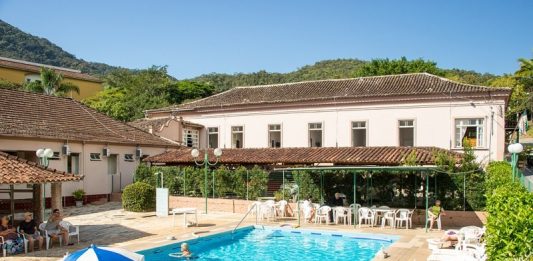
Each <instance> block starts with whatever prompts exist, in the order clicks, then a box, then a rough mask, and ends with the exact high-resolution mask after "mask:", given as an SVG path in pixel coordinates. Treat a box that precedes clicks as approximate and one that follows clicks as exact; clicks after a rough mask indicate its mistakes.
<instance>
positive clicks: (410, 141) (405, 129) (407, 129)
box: [399, 120, 415, 147]
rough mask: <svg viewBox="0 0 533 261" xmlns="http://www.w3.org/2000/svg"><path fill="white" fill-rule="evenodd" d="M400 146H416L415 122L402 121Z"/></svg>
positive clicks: (400, 123) (400, 122)
mask: <svg viewBox="0 0 533 261" xmlns="http://www.w3.org/2000/svg"><path fill="white" fill-rule="evenodd" d="M399 127H400V132H399V134H400V135H399V136H400V146H407V147H412V146H414V145H415V121H414V120H400V121H399Z"/></svg>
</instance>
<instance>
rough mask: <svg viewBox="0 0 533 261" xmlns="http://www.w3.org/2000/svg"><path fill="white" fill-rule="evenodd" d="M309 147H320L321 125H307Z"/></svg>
mask: <svg viewBox="0 0 533 261" xmlns="http://www.w3.org/2000/svg"><path fill="white" fill-rule="evenodd" d="M309 147H322V123H309Z"/></svg>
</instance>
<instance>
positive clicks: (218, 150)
mask: <svg viewBox="0 0 533 261" xmlns="http://www.w3.org/2000/svg"><path fill="white" fill-rule="evenodd" d="M213 153H215V156H217V157H220V156H222V149H221V148H216V149H215V151H214V152H213Z"/></svg>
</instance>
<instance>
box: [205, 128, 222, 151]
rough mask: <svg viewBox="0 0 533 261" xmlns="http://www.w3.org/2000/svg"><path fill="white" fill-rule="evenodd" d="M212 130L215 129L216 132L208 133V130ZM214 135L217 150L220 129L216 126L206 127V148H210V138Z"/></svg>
mask: <svg viewBox="0 0 533 261" xmlns="http://www.w3.org/2000/svg"><path fill="white" fill-rule="evenodd" d="M212 128H216V129H217V132H210V131H209V129H212ZM215 133H216V134H217V148H220V127H218V126H211V127H207V144H206V145H207V148H210V147H209V143H211V139H210V136H211V135H212V134H215Z"/></svg>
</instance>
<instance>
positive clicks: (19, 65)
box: [0, 57, 103, 83]
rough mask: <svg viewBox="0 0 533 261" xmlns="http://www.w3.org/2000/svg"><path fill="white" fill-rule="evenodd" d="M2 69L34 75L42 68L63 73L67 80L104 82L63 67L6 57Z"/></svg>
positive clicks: (1, 65)
mask: <svg viewBox="0 0 533 261" xmlns="http://www.w3.org/2000/svg"><path fill="white" fill-rule="evenodd" d="M0 67H4V68H10V69H17V70H22V71H26V72H32V73H39V72H40V71H41V67H48V68H51V69H54V70H55V71H56V72H58V73H61V74H62V75H63V76H64V77H65V78H72V79H79V80H84V81H90V82H98V83H101V82H103V81H102V80H100V79H99V78H97V77H94V76H92V75H88V74H85V73H82V72H81V71H78V70H74V69H69V68H62V67H57V66H52V65H46V64H39V63H32V62H27V61H22V60H16V59H11V58H6V57H0Z"/></svg>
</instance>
